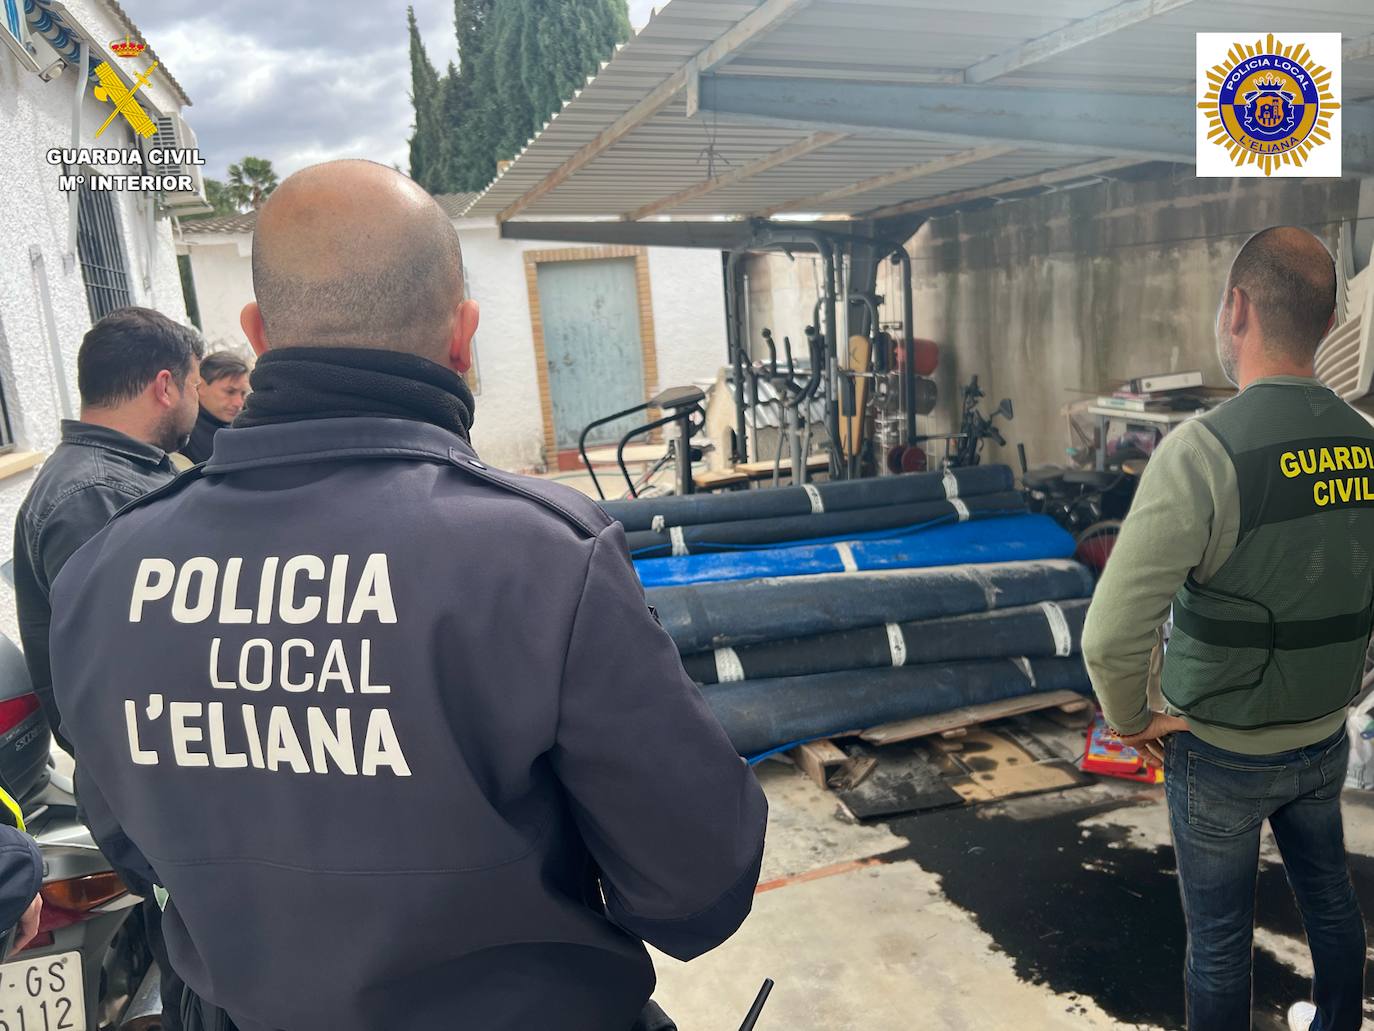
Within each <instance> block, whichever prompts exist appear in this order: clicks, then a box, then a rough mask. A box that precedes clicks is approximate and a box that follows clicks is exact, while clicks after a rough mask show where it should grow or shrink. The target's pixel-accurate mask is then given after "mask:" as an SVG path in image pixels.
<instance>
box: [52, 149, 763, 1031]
mask: <svg viewBox="0 0 1374 1031" xmlns="http://www.w3.org/2000/svg"><path fill="white" fill-rule="evenodd" d="M253 279H254V291H255V294H256V297H257V300H256V302H255V303H252V304H249V305H248V306H247V307H246V308H245V309H244V312H243V320H242V321H243V326H244V329H245V331H246V333H247V335H248V339H249V340H250V341H251V343H252V344H253V349H254V350H255V351H256V352H257V353H258V355H259V359H258V362H257V365H256V366H255V367H254V369H253V374H252V382H253V393H252V394H250V395H249V397H248V402H247V405H246V406H245V408H244V410H243V412H242V413H241V414H240V415H239V417H238V418H237V419H236V420H235V421H234V425H233V426H232V427H230V428H229V429H225V430H222V431H221V432H220V433H219V434H218V436H216V438H215V448H214V454H213V455H212V456H211V458H210V460H209V462H207V463H206V464H205V465H203V466H199V467H197V469H196V470H194V471H192V472H189V473H187V474H185V475H183V476H182V477H180V478H179V479H178V480H177V481H176V482H175V483H174V484H173V485H172V486H170V487H169V488H167V489H166V490H165V491H162V492H160V493H159V495H157V496H156V497H150V498H147V499H145V501H144V503H142V504H139V505H135V506H133V507H132V508H130V509H128V510H126V511H125V512H124V513H122V514H121V515H120V516H119V517H118V518H117V519H114V520H113V521H112V522H111V523H110V525H109V526H108V527H107V528H106V529H105V530H104V531H103V532H102V533H101V534H99V535H98V536H97V537H96V539H95V540H93V541H92V542H91V544H90V545H89V546H88V547H87V548H86V549H85V550H84V551H83V552H82V555H81V562H80V563H72V564H71V565H69V566H68V568H67V571H66V572H65V573H64V574H63V575H62V577H61V579H60V580H59V581H58V584H57V587H56V591H55V594H54V599H55V602H56V603H57V606H56V607H57V610H58V611H59V612H60V618H59V619H58V621H57V622H56V624H55V625H54V627H53V654H54V659H55V668H54V673H55V675H56V684H57V699H58V704H59V705H60V706H61V708H62V712H63V715H64V717H65V718H66V720H67V722H68V727H69V730H70V733H71V736H72V740H73V741H74V742H75V743H76V746H77V749H78V751H79V752H80V754H81V757H82V761H81V764H80V765H79V767H78V771H77V772H78V775H79V776H82V775H84V776H86V777H89V778H90V782H91V783H93V784H94V785H95V787H96V788H97V789H98V793H99V800H98V801H93V800H92V795H91V794H90V793H88V794H87V795H86V799H87V806H88V809H89V810H90V812H91V826H92V829H93V831H94V833H95V834H96V837H97V839H98V840H101V841H106V840H113V841H125V840H127V841H129V842H131V843H132V845H133V847H135V848H137V850H138V851H140V852H141V853H142V855H143V856H144V857H146V859H145V861H144V865H143V869H144V870H145V871H146V876H147V877H148V878H150V879H155V880H156V881H157V882H158V883H159V884H161V885H163V886H164V887H165V888H166V890H167V894H168V902H167V906H166V909H165V911H164V914H163V918H164V927H165V928H166V932H167V945H168V951H169V952H170V954H171V957H172V961H173V965H174V966H175V967H176V968H177V970H178V971H179V972H180V973H181V974H182V976H183V977H185V979H186V981H187V982H188V983H189V985H190V986H191V987H192V988H193V989H194V990H195V992H196V993H197V994H199V995H200V996H201V999H202V1000H208V1002H209V1003H212V1004H214V1005H215V1006H218V1007H221V1008H222V1009H224V1010H227V1011H228V1013H229V1014H230V1015H231V1016H232V1018H233V1022H234V1024H235V1025H237V1026H238V1027H239V1028H240V1029H241V1031H267V1029H271V1028H288V1029H290V1031H326V1029H327V1031H390V1029H393V1028H450V1027H451V1028H458V1027H464V1028H481V1029H483V1031H526V1029H530V1028H543V1027H549V1028H552V1027H556V1028H558V1029H559V1031H631V1028H633V1027H635V1026H636V1023H637V1022H639V1024H640V1026H643V1024H644V1021H643V1020H641V1015H642V1013H643V1012H644V1011H645V1010H646V1004H647V1003H648V1000H649V996H650V993H651V991H652V989H653V987H654V971H653V964H652V963H651V962H650V959H649V955H648V953H647V951H646V950H645V948H644V944H643V943H644V942H645V941H647V942H650V943H652V944H654V945H655V946H657V947H658V948H660V949H662V950H663V951H665V952H668V953H669V954H671V955H673V956H675V957H677V958H678V959H691V958H693V957H694V956H697V955H700V954H701V953H703V952H705V951H707V950H708V949H711V948H714V947H715V946H716V945H718V944H720V943H721V942H722V941H724V940H725V939H726V938H728V937H729V936H730V935H731V934H732V933H734V931H735V929H736V928H737V927H738V926H739V924H740V922H741V921H743V919H744V918H745V916H746V915H747V914H748V912H749V909H750V906H751V903H752V898H753V892H754V887H755V884H756V882H757V880H758V875H759V865H760V862H761V859H762V852H763V834H764V826H765V823H766V815H767V805H766V803H765V801H764V798H763V793H762V791H761V790H760V788H759V785H758V783H757V781H756V780H755V779H754V775H753V773H751V772H750V770H749V768H748V766H747V765H745V763H744V762H743V761H742V760H741V759H740V757H739V756H738V755H737V754H736V753H735V751H734V749H733V748H732V747H731V745H730V742H729V739H728V738H727V737H726V736H725V732H724V731H723V730H722V729H721V727H720V725H719V723H717V722H716V720H715V718H714V717H713V716H712V714H711V711H710V709H709V708H707V706H706V704H705V702H704V701H703V699H702V698H701V695H700V693H699V692H698V691H697V689H696V687H695V685H693V683H692V682H691V680H690V679H689V678H688V677H687V675H686V673H685V672H684V670H683V668H682V661H681V659H680V658H679V656H678V652H677V649H676V647H675V646H674V645H673V641H672V638H670V637H669V635H668V634H667V633H666V632H664V630H663V628H662V627H661V626H660V625H659V623H658V620H657V618H656V617H655V615H654V614H653V613H652V612H651V610H650V609H649V608H648V607H647V605H646V604H645V598H644V592H643V589H642V588H641V587H640V585H639V582H638V580H637V579H636V577H635V573H634V567H633V565H632V564H631V562H630V557H629V554H628V552H627V550H626V545H625V534H624V531H623V529H622V528H621V525H620V524H619V523H616V522H612V521H611V520H610V519H609V518H608V517H607V515H606V513H605V512H604V511H603V510H602V509H601V508H600V507H598V506H597V505H596V504H594V503H593V502H592V501H590V500H589V499H588V498H587V497H586V496H585V495H582V494H579V493H577V492H576V491H573V490H570V489H568V488H566V487H563V486H560V485H559V484H555V483H549V482H547V481H544V480H537V479H532V478H527V477H523V476H515V475H512V474H509V473H504V472H501V471H499V470H496V469H492V468H490V467H489V466H487V465H486V464H485V463H484V462H482V461H481V459H479V458H478V456H477V454H476V452H475V451H474V450H473V448H472V444H471V443H470V440H469V429H470V427H471V425H472V419H473V398H472V394H471V393H470V392H469V391H468V389H467V387H466V386H465V385H464V383H463V379H462V375H461V374H462V373H463V372H464V371H465V370H466V369H467V368H468V367H469V366H470V364H471V346H472V337H473V334H474V333H475V332H476V329H477V321H478V310H477V304H476V303H475V302H473V301H471V300H466V299H465V298H464V296H463V285H462V261H461V254H460V251H459V245H458V237H457V234H456V233H455V232H454V230H453V225H452V223H451V222H450V221H449V219H448V217H447V216H446V215H445V214H444V212H443V210H442V209H441V208H440V207H439V205H438V204H437V203H435V201H434V199H433V198H432V197H430V196H429V195H428V194H426V193H425V192H424V191H423V190H422V189H420V188H419V187H418V186H416V185H415V184H414V183H413V182H411V181H410V180H409V179H407V178H406V177H405V176H403V175H401V174H399V173H398V172H395V171H393V170H392V169H389V168H386V167H385V166H382V165H377V164H373V163H371V162H366V161H336V162H330V163H328V164H324V165H317V166H314V167H312V168H307V169H304V170H303V171H300V172H297V173H296V174H295V175H293V176H291V177H290V178H288V179H287V180H286V181H285V182H283V183H282V184H281V186H279V187H278V188H277V190H276V191H275V192H274V193H273V194H272V196H271V197H270V198H269V199H268V200H267V202H266V203H265V204H264V205H263V207H262V209H261V210H260V212H259V213H258V221H257V227H256V231H255V233H254V240H253ZM153 653H156V655H157V661H156V662H148V661H147V656H148V655H149V654H153ZM131 666H137V667H138V668H139V669H140V673H141V676H140V678H139V679H138V680H137V682H132V683H131V682H129V681H128V680H126V679H121V678H117V677H116V676H115V672H114V671H119V670H123V669H126V668H129V667H131ZM111 727H116V728H119V729H118V730H117V731H116V732H114V733H112V732H111ZM436 814H438V815H437V818H436ZM656 1026H660V1027H661V1026H662V1025H661V1024H659V1025H656Z"/></svg>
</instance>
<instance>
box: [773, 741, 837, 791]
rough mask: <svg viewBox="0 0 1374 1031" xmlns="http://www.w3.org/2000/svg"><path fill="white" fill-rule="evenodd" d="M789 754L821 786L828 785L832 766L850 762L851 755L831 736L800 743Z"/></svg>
mask: <svg viewBox="0 0 1374 1031" xmlns="http://www.w3.org/2000/svg"><path fill="white" fill-rule="evenodd" d="M787 754H788V755H790V756H791V757H792V761H793V762H795V763H796V764H797V765H798V766H799V767H801V768H802V770H804V771H805V772H806V775H807V776H808V777H810V778H811V779H812V780H814V781H815V782H816V783H817V784H818V785H819V786H820V787H825V786H826V784H827V782H828V781H829V779H830V770H831V768H832V767H836V766H843V765H844V764H845V763H847V762H849V756H847V755H845V753H844V752H843V751H841V750H840V748H839V747H838V746H837V745H836V744H835V742H833V741H831V740H830V739H829V738H822V739H821V740H819V741H808V742H807V743H806V744H804V745H798V746H797V747H796V748H793V749H791V750H789V751H788V753H787Z"/></svg>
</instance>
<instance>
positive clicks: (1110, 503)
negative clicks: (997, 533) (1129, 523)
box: [1017, 445, 1145, 573]
mask: <svg viewBox="0 0 1374 1031" xmlns="http://www.w3.org/2000/svg"><path fill="white" fill-rule="evenodd" d="M1017 450H1018V451H1019V453H1020V458H1021V491H1022V493H1023V494H1024V496H1025V498H1026V507H1027V508H1028V509H1029V510H1030V511H1032V512H1040V513H1043V514H1045V515H1047V516H1049V517H1050V518H1051V519H1053V520H1054V521H1055V522H1057V523H1058V524H1059V525H1060V526H1062V527H1063V528H1064V529H1066V530H1068V531H1069V533H1071V534H1073V536H1074V542H1075V545H1076V549H1075V552H1074V557H1075V558H1077V559H1078V561H1080V562H1082V563H1083V564H1085V565H1087V566H1089V567H1091V568H1092V569H1093V570H1095V571H1096V572H1098V573H1101V572H1102V570H1103V568H1105V567H1106V565H1107V559H1108V558H1110V557H1111V553H1112V548H1113V546H1114V545H1115V544H1116V538H1117V535H1118V534H1119V533H1120V532H1121V523H1122V520H1124V519H1125V518H1126V513H1127V512H1129V511H1130V508H1131V500H1132V499H1133V498H1134V497H1135V489H1136V485H1137V484H1138V483H1139V482H1140V474H1141V473H1142V472H1143V471H1144V465H1145V462H1144V461H1143V460H1129V461H1126V462H1123V463H1122V466H1121V468H1120V469H1119V470H1098V469H1066V468H1064V467H1063V466H1057V465H1047V466H1039V467H1037V468H1035V469H1030V468H1027V465H1026V449H1025V446H1024V445H1018V446H1017Z"/></svg>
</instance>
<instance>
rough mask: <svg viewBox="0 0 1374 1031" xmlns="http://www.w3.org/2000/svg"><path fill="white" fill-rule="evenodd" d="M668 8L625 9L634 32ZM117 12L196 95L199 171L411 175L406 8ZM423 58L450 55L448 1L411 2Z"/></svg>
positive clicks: (661, 0)
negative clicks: (363, 162)
mask: <svg viewBox="0 0 1374 1031" xmlns="http://www.w3.org/2000/svg"><path fill="white" fill-rule="evenodd" d="M666 2H667V0H629V7H630V21H631V23H632V24H633V25H634V26H635V27H636V28H639V27H640V26H642V25H643V24H644V23H645V22H646V21H647V20H648V18H649V13H650V10H651V9H652V8H654V7H662V6H663V5H664V4H665V3H666ZM123 7H124V9H125V10H126V11H127V12H128V13H129V16H130V17H131V18H133V19H134V21H135V23H137V25H138V27H139V28H140V29H142V30H143V34H144V36H145V38H147V40H148V42H149V43H151V44H152V46H153V49H154V50H156V51H157V52H158V56H159V57H160V58H161V59H162V60H163V62H164V63H165V64H166V66H167V68H168V69H169V70H170V71H171V73H172V74H173V75H174V76H176V79H177V81H178V82H180V83H181V85H182V87H183V88H184V89H185V90H186V92H187V94H188V95H189V96H190V97H191V101H192V105H193V106H192V107H191V108H190V109H189V110H187V111H186V112H185V114H186V117H187V119H188V121H189V122H190V123H191V127H192V128H193V129H194V130H195V131H196V136H197V138H198V140H199V143H200V149H201V153H202V155H203V156H204V157H205V160H206V163H207V164H206V172H207V173H208V174H209V175H211V176H214V177H215V178H221V179H222V178H224V175H225V172H226V169H227V168H228V166H229V165H230V164H231V163H232V162H235V161H238V160H239V159H241V158H242V157H244V155H247V154H252V155H254V156H256V157H265V158H270V159H271V160H272V163H273V165H274V167H275V168H276V170H277V174H278V175H281V176H285V175H287V174H289V173H291V172H294V171H295V170H296V169H298V168H300V167H302V166H303V165H309V164H313V163H314V162H316V161H323V160H325V159H328V158H335V157H368V158H372V159H373V160H375V161H384V162H386V163H388V164H391V163H395V164H397V165H399V166H400V167H401V168H402V169H408V167H409V165H408V157H407V150H406V140H407V139H408V138H409V136H410V126H411V121H412V110H411V106H410V96H409V94H410V58H409V51H408V49H407V47H408V41H407V38H406V3H405V2H404V0H380V2H377V0H333V2H332V3H330V4H327V5H320V4H303V3H283V2H281V0H236V2H234V3H215V4H208V3H207V4H187V3H186V2H185V0H123ZM414 7H415V17H416V20H417V21H418V22H419V24H420V32H421V35H422V36H423V37H424V41H425V48H426V49H427V50H428V51H429V56H430V60H432V61H433V62H434V64H435V66H436V67H438V68H439V69H440V70H441V71H442V69H443V68H444V66H445V65H446V64H447V63H448V62H449V61H451V60H453V58H454V56H455V43H454V36H453V0H414Z"/></svg>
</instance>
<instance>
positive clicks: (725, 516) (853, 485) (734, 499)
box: [601, 465, 1014, 533]
mask: <svg viewBox="0 0 1374 1031" xmlns="http://www.w3.org/2000/svg"><path fill="white" fill-rule="evenodd" d="M1013 483H1014V479H1013V476H1012V472H1011V470H1010V469H1009V468H1008V467H1007V466H1005V465H975V466H970V467H969V468H967V469H951V470H949V472H948V473H945V472H944V471H941V472H931V473H905V474H903V475H901V476H881V477H878V478H876V479H869V480H839V481H836V482H834V483H817V484H811V485H810V486H809V487H779V488H777V489H776V490H773V489H764V490H746V491H736V492H733V493H729V494H680V495H671V496H668V497H662V498H643V499H639V500H635V501H606V502H602V505H601V507H602V508H604V509H605V510H606V511H607V512H608V513H609V514H610V516H611V518H612V519H618V520H620V522H621V523H622V524H624V526H625V530H626V532H627V533H631V532H633V531H635V530H650V529H653V528H654V527H655V526H665V527H667V526H696V525H698V524H701V523H730V522H737V521H740V520H746V519H778V518H781V517H783V516H797V515H811V514H812V513H815V512H816V511H817V509H818V508H819V509H821V510H822V511H825V512H851V511H854V510H856V509H863V508H881V507H883V506H886V505H911V504H916V503H919V502H922V501H943V500H944V499H945V498H947V497H950V496H951V495H957V496H958V497H961V498H967V497H976V496H979V495H982V494H1002V493H1005V492H1007V491H1009V490H1011V489H1012V486H1013Z"/></svg>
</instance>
